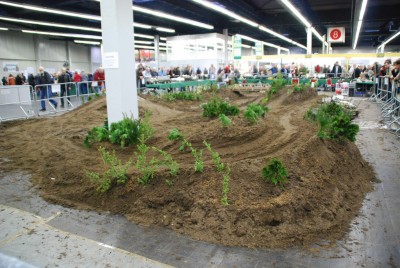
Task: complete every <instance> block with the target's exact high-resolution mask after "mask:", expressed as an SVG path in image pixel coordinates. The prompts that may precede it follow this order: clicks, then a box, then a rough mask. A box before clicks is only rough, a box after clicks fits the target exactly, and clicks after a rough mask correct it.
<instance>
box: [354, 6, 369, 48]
mask: <svg viewBox="0 0 400 268" xmlns="http://www.w3.org/2000/svg"><path fill="white" fill-rule="evenodd" d="M367 3H368V0H363V2H362V4H361V9H360V16H359V17H358V23H357V30H356V35H355V36H354V39H353V49H356V47H357V43H358V37H359V36H360V31H361V26H362V23H363V19H364V14H365V10H366V9H367Z"/></svg>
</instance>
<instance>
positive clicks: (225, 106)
mask: <svg viewBox="0 0 400 268" xmlns="http://www.w3.org/2000/svg"><path fill="white" fill-rule="evenodd" d="M202 108H203V116H204V117H217V116H219V115H220V114H225V115H232V116H234V115H238V114H239V107H238V106H235V105H230V104H229V103H228V102H226V101H222V100H221V99H220V98H218V97H213V98H212V99H211V100H210V101H208V102H207V103H205V104H203V105H202Z"/></svg>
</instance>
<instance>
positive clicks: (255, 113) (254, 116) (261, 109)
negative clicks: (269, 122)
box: [244, 103, 269, 123]
mask: <svg viewBox="0 0 400 268" xmlns="http://www.w3.org/2000/svg"><path fill="white" fill-rule="evenodd" d="M268 111H269V108H268V107H267V106H262V105H259V104H255V103H251V104H249V105H248V106H247V108H246V111H245V112H244V116H245V117H246V119H247V120H248V121H250V122H251V123H256V122H257V121H258V120H259V119H260V117H261V116H264V115H265V113H266V112H268Z"/></svg>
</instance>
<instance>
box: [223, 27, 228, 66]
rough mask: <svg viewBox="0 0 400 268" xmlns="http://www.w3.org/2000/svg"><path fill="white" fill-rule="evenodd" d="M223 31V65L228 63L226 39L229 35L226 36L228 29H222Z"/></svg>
mask: <svg viewBox="0 0 400 268" xmlns="http://www.w3.org/2000/svg"><path fill="white" fill-rule="evenodd" d="M223 33H224V37H225V38H224V48H225V55H224V65H225V66H226V65H228V63H229V62H228V40H229V36H228V29H224V30H223Z"/></svg>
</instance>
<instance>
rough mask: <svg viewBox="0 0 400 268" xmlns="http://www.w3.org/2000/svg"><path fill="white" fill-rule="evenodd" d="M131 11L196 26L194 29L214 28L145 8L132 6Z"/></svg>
mask: <svg viewBox="0 0 400 268" xmlns="http://www.w3.org/2000/svg"><path fill="white" fill-rule="evenodd" d="M132 9H133V10H134V11H137V12H142V13H145V14H149V15H152V16H156V17H161V18H163V19H169V20H174V21H177V22H182V23H186V24H190V25H193V26H196V27H201V28H205V29H208V30H212V29H214V26H212V25H210V24H206V23H202V22H199V21H195V20H191V19H186V18H183V17H178V16H174V15H171V14H167V13H164V12H160V11H157V10H152V9H147V8H143V7H139V6H132Z"/></svg>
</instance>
